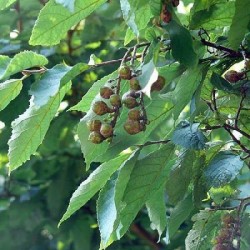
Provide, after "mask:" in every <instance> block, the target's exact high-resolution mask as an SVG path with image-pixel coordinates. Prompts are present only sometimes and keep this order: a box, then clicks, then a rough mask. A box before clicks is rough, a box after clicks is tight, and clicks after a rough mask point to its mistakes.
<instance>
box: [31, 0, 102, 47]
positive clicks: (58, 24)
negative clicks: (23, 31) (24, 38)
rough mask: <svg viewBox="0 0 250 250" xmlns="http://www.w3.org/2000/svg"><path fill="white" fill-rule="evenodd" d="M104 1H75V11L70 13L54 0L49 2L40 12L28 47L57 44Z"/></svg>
mask: <svg viewBox="0 0 250 250" xmlns="http://www.w3.org/2000/svg"><path fill="white" fill-rule="evenodd" d="M105 2H106V0H85V1H82V0H76V1H75V10H74V12H73V13H71V12H70V11H69V10H67V9H66V8H64V7H63V6H62V5H58V4H57V3H56V2H55V1H54V0H51V1H49V2H48V3H47V4H46V5H45V6H44V8H43V9H42V10H41V12H40V14H39V16H38V19H37V21H36V23H35V26H34V28H33V30H32V35H31V37H30V41H29V43H30V45H44V46H51V45H55V44H58V43H59V42H60V40H61V39H62V38H63V37H64V36H65V35H66V32H67V31H68V30H69V29H70V28H71V27H72V26H74V25H76V24H77V23H78V22H80V21H81V20H82V19H84V18H86V17H87V16H88V15H89V14H91V13H92V12H93V11H94V10H96V9H97V8H98V7H99V6H101V5H102V4H103V3H105Z"/></svg>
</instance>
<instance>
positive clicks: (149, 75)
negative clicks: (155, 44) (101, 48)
mask: <svg viewBox="0 0 250 250" xmlns="http://www.w3.org/2000/svg"><path fill="white" fill-rule="evenodd" d="M157 77H158V72H157V70H156V67H155V64H154V62H153V59H151V60H150V61H149V62H148V63H147V64H145V65H143V66H142V74H141V75H140V76H139V77H137V79H138V81H139V82H140V85H141V87H142V91H143V92H144V93H145V94H146V95H147V96H149V97H150V95H151V87H152V85H153V83H154V82H155V81H156V80H157Z"/></svg>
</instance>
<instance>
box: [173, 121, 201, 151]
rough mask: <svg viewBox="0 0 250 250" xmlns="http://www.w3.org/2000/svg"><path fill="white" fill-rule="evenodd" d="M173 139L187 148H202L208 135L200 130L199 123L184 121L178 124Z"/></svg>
mask: <svg viewBox="0 0 250 250" xmlns="http://www.w3.org/2000/svg"><path fill="white" fill-rule="evenodd" d="M172 141H173V143H175V144H177V145H180V146H182V147H184V148H187V149H195V150H201V149H204V148H205V143H206V137H205V136H204V135H203V133H202V132H201V131H200V130H199V123H193V124H190V123H189V122H187V121H182V122H181V123H180V124H178V125H177V127H176V129H175V131H174V133H173V136H172Z"/></svg>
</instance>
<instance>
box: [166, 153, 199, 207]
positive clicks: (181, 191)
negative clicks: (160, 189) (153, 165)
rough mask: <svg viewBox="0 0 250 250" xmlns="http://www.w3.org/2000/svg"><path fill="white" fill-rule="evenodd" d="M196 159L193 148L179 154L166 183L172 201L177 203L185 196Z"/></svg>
mask: <svg viewBox="0 0 250 250" xmlns="http://www.w3.org/2000/svg"><path fill="white" fill-rule="evenodd" d="M194 161H195V153H194V152H193V151H191V150H187V151H185V152H184V153H183V154H182V155H180V156H179V159H178V161H177V162H176V163H175V165H174V167H173V169H172V170H171V172H170V174H169V176H168V178H167V183H166V192H167V194H168V197H169V201H170V203H173V204H176V203H177V202H179V201H180V200H182V199H183V197H184V196H185V194H186V192H187V190H188V186H189V184H190V182H191V178H192V168H193V164H194ZM180 184H181V185H180Z"/></svg>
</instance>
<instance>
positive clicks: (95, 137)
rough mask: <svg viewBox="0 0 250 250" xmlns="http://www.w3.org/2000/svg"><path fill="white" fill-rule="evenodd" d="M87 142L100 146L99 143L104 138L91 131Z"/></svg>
mask: <svg viewBox="0 0 250 250" xmlns="http://www.w3.org/2000/svg"><path fill="white" fill-rule="evenodd" d="M88 140H89V141H91V142H93V143H95V144H100V143H101V142H103V140H104V138H103V136H102V135H101V134H100V133H98V132H96V131H93V132H91V133H90V134H89V138H88Z"/></svg>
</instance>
